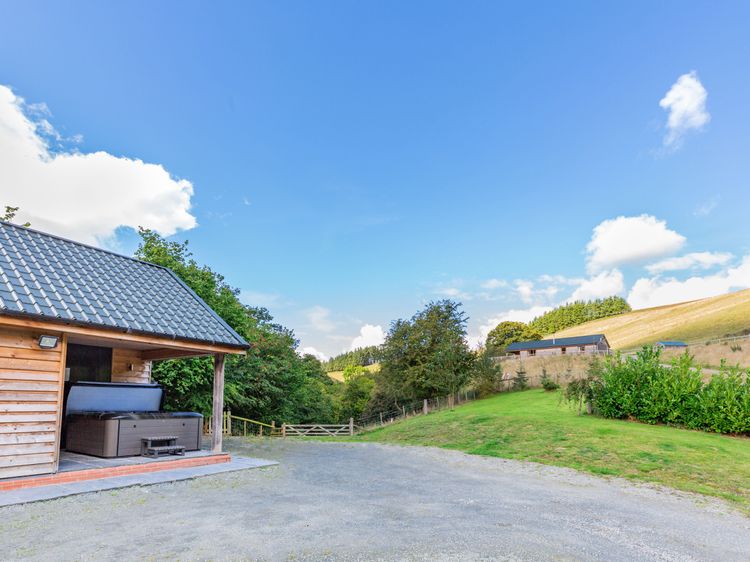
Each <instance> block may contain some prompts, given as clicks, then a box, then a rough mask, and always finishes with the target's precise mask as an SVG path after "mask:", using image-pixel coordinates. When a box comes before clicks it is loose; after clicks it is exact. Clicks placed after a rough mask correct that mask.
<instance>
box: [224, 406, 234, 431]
mask: <svg viewBox="0 0 750 562" xmlns="http://www.w3.org/2000/svg"><path fill="white" fill-rule="evenodd" d="M222 417H223V418H224V426H223V427H222V433H224V435H231V434H232V411H231V410H227V411H226V412H224V415H223V416H222Z"/></svg>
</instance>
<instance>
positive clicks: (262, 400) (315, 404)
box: [136, 229, 335, 423]
mask: <svg viewBox="0 0 750 562" xmlns="http://www.w3.org/2000/svg"><path fill="white" fill-rule="evenodd" d="M140 235H141V244H140V246H139V247H138V250H137V252H136V257H138V258H140V259H143V260H145V261H149V262H151V263H155V264H157V265H161V266H164V267H168V268H169V269H171V270H172V271H173V272H174V273H175V274H177V276H178V277H180V279H182V281H183V282H184V283H185V284H186V285H188V286H189V287H190V288H191V289H193V290H194V291H195V292H196V293H197V294H198V296H200V297H201V298H202V299H203V300H204V301H206V303H207V304H208V305H209V306H210V307H211V308H213V309H214V310H215V311H216V313H217V314H219V316H221V317H222V318H223V319H224V321H226V322H227V324H229V325H230V326H231V327H232V328H234V330H236V331H237V333H239V334H240V335H241V336H242V337H244V338H245V339H246V340H247V341H248V343H249V344H250V346H251V347H250V349H249V350H248V351H247V355H245V356H230V357H228V359H227V363H226V367H225V403H226V405H227V406H228V407H229V408H231V409H232V411H233V412H235V413H236V414H238V415H241V416H246V417H249V418H251V419H256V420H259V421H265V422H270V421H284V422H289V423H294V422H297V423H300V422H306V421H314V422H323V421H331V420H332V418H333V417H334V416H335V412H334V401H333V398H332V396H331V393H329V385H332V384H333V383H332V382H331V381H330V380H329V378H328V377H327V376H326V375H325V373H324V371H323V369H322V366H321V365H320V362H319V361H318V360H317V359H315V358H314V357H312V356H305V357H304V358H303V357H300V356H299V355H298V354H297V352H296V347H297V344H298V342H297V340H296V339H295V337H294V334H293V333H292V332H291V331H290V330H288V329H286V328H284V327H283V326H281V325H279V324H276V323H274V322H273V318H272V317H271V315H270V314H269V312H268V311H267V310H266V309H264V308H254V307H249V306H245V305H243V304H242V303H241V302H240V300H239V298H238V294H239V291H238V290H237V289H234V288H233V287H231V286H230V285H229V284H227V283H226V281H225V280H224V277H223V276H221V275H220V274H218V273H217V272H215V271H213V270H212V269H211V268H209V267H207V266H204V265H199V264H198V263H197V262H196V261H195V260H194V259H193V258H192V256H191V254H190V251H189V250H188V244H187V242H171V241H168V240H165V239H164V238H162V237H161V236H159V235H158V234H157V233H155V232H153V231H151V230H146V229H141V230H140ZM152 373H153V378H154V380H155V381H157V382H160V383H161V384H163V385H164V387H165V389H166V397H167V402H166V406H167V407H168V408H170V409H173V410H195V411H199V412H202V413H203V414H209V413H210V412H211V397H212V390H213V363H212V360H211V359H210V358H197V359H178V360H169V361H158V362H156V363H155V364H154V366H153V370H152Z"/></svg>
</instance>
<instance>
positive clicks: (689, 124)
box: [659, 71, 711, 150]
mask: <svg viewBox="0 0 750 562" xmlns="http://www.w3.org/2000/svg"><path fill="white" fill-rule="evenodd" d="M707 98H708V92H707V91H706V88H704V87H703V84H701V81H700V80H699V79H698V74H697V73H696V72H695V71H692V72H689V73H688V74H683V75H682V76H680V77H679V78H678V79H677V82H675V83H674V84H672V87H671V88H670V89H669V91H668V92H667V93H666V95H665V96H664V97H663V98H662V99H661V101H659V105H660V106H661V107H662V109H664V110H666V111H667V112H668V114H669V115H668V117H667V134H666V135H665V136H664V142H663V144H664V147H665V148H666V149H668V150H677V149H678V148H680V146H682V143H683V139H684V137H685V135H686V134H687V133H689V132H690V131H700V130H701V129H702V128H703V127H704V126H705V125H706V124H707V123H708V122H709V121H710V120H711V115H710V114H709V113H708V111H707V110H706V99H707Z"/></svg>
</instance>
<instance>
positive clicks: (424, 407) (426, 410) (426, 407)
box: [422, 398, 429, 415]
mask: <svg viewBox="0 0 750 562" xmlns="http://www.w3.org/2000/svg"><path fill="white" fill-rule="evenodd" d="M427 412H429V407H428V406H427V398H425V399H424V400H423V401H422V413H423V414H425V415H427Z"/></svg>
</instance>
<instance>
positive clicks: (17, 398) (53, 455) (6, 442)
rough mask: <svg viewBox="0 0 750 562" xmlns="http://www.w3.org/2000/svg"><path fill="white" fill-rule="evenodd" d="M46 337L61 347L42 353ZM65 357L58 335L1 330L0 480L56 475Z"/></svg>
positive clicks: (20, 330) (57, 333) (4, 328)
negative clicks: (42, 340) (56, 340)
mask: <svg viewBox="0 0 750 562" xmlns="http://www.w3.org/2000/svg"><path fill="white" fill-rule="evenodd" d="M42 333H44V334H45V335H54V336H58V337H60V338H61V341H60V343H58V345H57V347H56V348H55V349H41V348H40V347H39V344H38V339H39V336H40V335H41V334H42ZM64 357H65V355H64V342H63V341H62V334H61V333H59V332H54V331H44V332H41V331H38V330H31V329H20V328H8V327H3V326H0V478H8V477H12V476H27V475H32V474H44V473H48V472H54V471H55V469H56V466H57V456H58V449H59V447H58V443H59V435H58V431H59V429H58V428H59V421H58V420H59V418H60V416H61V402H62V378H63V372H64Z"/></svg>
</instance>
